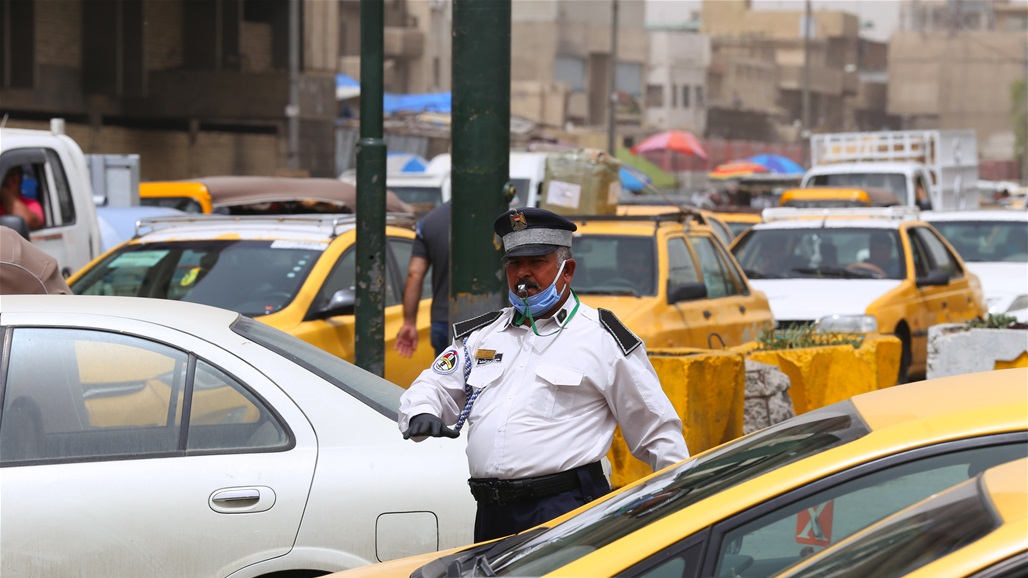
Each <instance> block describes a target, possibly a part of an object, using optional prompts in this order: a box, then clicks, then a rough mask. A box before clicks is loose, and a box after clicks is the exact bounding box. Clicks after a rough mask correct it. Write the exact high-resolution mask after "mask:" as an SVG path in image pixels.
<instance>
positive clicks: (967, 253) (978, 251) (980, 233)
mask: <svg viewBox="0 0 1028 578" xmlns="http://www.w3.org/2000/svg"><path fill="white" fill-rule="evenodd" d="M932 226H933V227H935V229H936V230H937V231H939V233H941V234H942V236H943V237H945V238H946V240H947V241H949V243H950V244H951V245H953V247H954V248H955V249H956V250H957V253H960V257H961V258H963V259H964V261H970V262H1007V263H1022V264H1023V263H1024V262H1025V261H1028V223H1026V222H1024V221H1020V222H1011V221H936V222H933V223H932Z"/></svg>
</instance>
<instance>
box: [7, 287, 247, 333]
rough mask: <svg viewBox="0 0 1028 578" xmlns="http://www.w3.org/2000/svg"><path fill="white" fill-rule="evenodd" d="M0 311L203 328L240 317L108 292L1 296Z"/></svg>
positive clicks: (183, 303) (225, 311)
mask: <svg viewBox="0 0 1028 578" xmlns="http://www.w3.org/2000/svg"><path fill="white" fill-rule="evenodd" d="M0 311H3V312H11V311H33V312H45V313H53V314H56V315H58V316H60V317H64V316H67V315H107V316H111V317H124V318H127V319H141V320H144V321H148V322H151V323H156V324H158V325H163V326H167V327H173V328H181V327H182V325H183V323H184V321H183V320H188V323H189V324H190V326H191V327H193V328H194V329H197V330H202V326H217V327H228V326H229V325H231V324H232V323H233V322H235V320H236V319H238V318H239V317H240V314H239V313H236V312H235V311H229V310H228V309H220V308H217V307H211V306H209V305H201V304H199V303H190V302H188V301H176V300H173V299H151V298H148V297H116V296H111V295H4V298H3V300H2V301H0ZM200 333H201V334H202V331H200Z"/></svg>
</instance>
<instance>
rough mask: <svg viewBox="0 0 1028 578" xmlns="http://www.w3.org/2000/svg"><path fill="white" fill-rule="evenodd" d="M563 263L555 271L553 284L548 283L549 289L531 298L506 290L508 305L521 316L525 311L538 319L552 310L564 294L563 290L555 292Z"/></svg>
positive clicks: (562, 269)
mask: <svg viewBox="0 0 1028 578" xmlns="http://www.w3.org/2000/svg"><path fill="white" fill-rule="evenodd" d="M564 263H567V261H564V262H562V263H561V264H560V268H559V269H557V276H556V277H554V279H553V283H550V286H549V287H547V288H546V289H544V290H542V291H540V292H539V293H537V294H535V295H532V296H531V297H528V298H522V297H520V296H518V294H517V293H515V292H513V291H511V290H509V289H508V290H507V293H508V295H507V299H508V300H509V301H510V304H511V305H513V306H514V309H517V311H518V313H520V314H522V315H525V314H526V313H525V311H526V310H527V311H528V314H529V315H531V316H532V317H538V316H539V315H542V314H544V313H546V312H547V311H549V310H550V309H552V308H553V306H554V305H556V304H557V301H560V296H561V294H563V293H564V290H563V289H562V290H561V291H560V293H558V292H557V279H560V274H561V273H562V272H563V271H564ZM564 288H565V289H567V285H566V284H565V285H564Z"/></svg>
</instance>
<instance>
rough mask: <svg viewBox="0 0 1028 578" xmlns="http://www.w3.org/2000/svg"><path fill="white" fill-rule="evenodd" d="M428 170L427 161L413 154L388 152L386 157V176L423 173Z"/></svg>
mask: <svg viewBox="0 0 1028 578" xmlns="http://www.w3.org/2000/svg"><path fill="white" fill-rule="evenodd" d="M427 168H428V159H426V158H424V157H422V156H421V155H417V154H414V153H405V152H400V151H395V152H394V151H390V152H389V153H388V154H387V155H386V174H396V173H423V172H425V170H426V169H427Z"/></svg>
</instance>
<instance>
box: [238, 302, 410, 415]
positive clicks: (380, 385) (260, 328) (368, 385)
mask: <svg viewBox="0 0 1028 578" xmlns="http://www.w3.org/2000/svg"><path fill="white" fill-rule="evenodd" d="M232 331H235V332H236V333H238V334H239V335H242V336H243V337H245V338H247V339H249V340H250V341H253V342H256V343H259V344H261V345H263V346H264V347H267V348H268V349H270V350H272V351H274V352H276V353H278V354H279V355H281V356H283V357H285V358H286V359H289V360H290V361H292V362H293V363H295V364H297V365H299V366H301V367H303V368H304V369H306V370H308V371H310V372H311V373H313V374H315V375H317V376H318V377H321V378H322V379H324V380H325V381H327V382H329V383H331V384H333V385H335V386H336V387H338V388H339V389H341V390H343V391H345V392H346V393H349V394H350V395H352V396H354V397H355V398H357V399H359V400H361V401H362V402H364V403H365V404H366V405H367V406H368V407H370V408H371V409H374V410H375V411H377V412H378V413H380V414H382V415H384V416H386V417H387V418H389V419H391V420H392V421H396V419H397V418H398V417H399V413H398V409H399V407H400V395H401V394H402V393H403V388H401V387H400V386H398V385H396V384H394V383H392V382H389V381H386V380H385V379H382V378H381V377H378V376H377V375H375V374H373V373H371V372H370V371H365V370H363V369H361V368H359V367H357V366H356V365H354V364H352V363H350V362H348V361H344V360H343V359H340V358H339V357H336V356H335V355H332V354H331V353H329V352H327V351H325V350H324V349H320V348H317V347H314V346H313V345H311V344H309V343H307V342H306V341H302V340H300V339H297V338H296V337H293V336H292V335H289V334H288V333H286V332H284V331H282V330H280V329H276V328H274V327H271V326H270V325H266V324H264V323H259V322H257V321H254V320H253V319H250V318H248V317H240V318H239V319H237V320H236V321H235V323H233V324H232Z"/></svg>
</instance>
